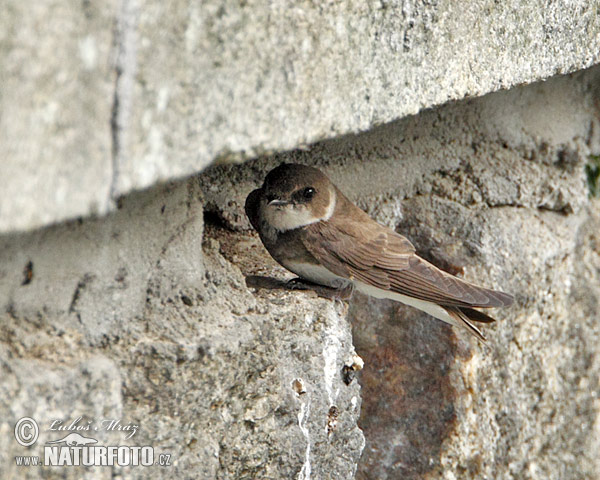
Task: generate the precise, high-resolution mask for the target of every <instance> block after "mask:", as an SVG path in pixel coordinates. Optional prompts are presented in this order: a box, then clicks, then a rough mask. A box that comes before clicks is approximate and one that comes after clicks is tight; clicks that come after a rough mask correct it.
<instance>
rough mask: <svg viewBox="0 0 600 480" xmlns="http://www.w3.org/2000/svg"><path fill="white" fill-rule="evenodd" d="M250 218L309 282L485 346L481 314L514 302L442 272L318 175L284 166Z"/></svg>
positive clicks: (249, 203)
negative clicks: (415, 316)
mask: <svg viewBox="0 0 600 480" xmlns="http://www.w3.org/2000/svg"><path fill="white" fill-rule="evenodd" d="M245 211H246V215H247V216H248V219H249V221H250V223H251V224H252V226H253V227H254V229H255V230H256V231H257V232H258V234H259V237H260V239H261V241H262V243H263V245H264V246H265V248H266V249H267V251H268V252H269V254H270V255H271V256H272V257H273V259H275V260H276V261H277V262H278V263H279V264H280V265H282V266H283V267H284V268H286V269H287V270H289V271H290V272H292V273H294V274H296V275H298V276H299V277H300V278H301V279H303V280H305V281H308V282H310V283H312V284H317V285H322V286H325V287H330V288H334V289H337V290H342V289H348V288H350V289H351V291H354V290H357V291H360V292H362V293H365V294H367V295H370V296H372V297H375V298H387V299H391V300H394V301H397V302H401V303H403V304H406V305H409V306H411V307H414V308H417V309H419V310H422V311H424V312H426V313H428V314H429V315H431V316H433V317H434V318H437V319H439V320H442V321H443V322H446V323H449V324H451V325H454V326H460V327H464V328H466V329H467V330H468V331H469V332H470V333H471V334H473V335H474V336H475V337H477V338H478V339H479V340H481V341H485V337H484V335H483V333H482V332H481V330H480V329H479V328H478V327H477V326H475V325H474V323H473V322H480V323H491V322H494V321H495V320H494V318H492V317H490V316H489V315H487V314H486V313H483V312H482V311H480V310H477V308H482V309H487V308H492V307H508V306H510V305H511V304H512V303H513V297H512V296H511V295H510V294H508V293H504V292H501V291H496V290H492V289H488V288H484V287H480V286H477V285H474V284H472V283H469V282H467V281H465V280H463V279H461V278H458V277H456V276H454V275H451V274H450V273H447V272H445V271H443V270H440V269H439V268H437V267H436V266H435V265H433V264H431V263H429V262H428V261H426V260H425V259H423V258H421V257H420V256H419V255H417V253H416V250H415V247H414V246H413V244H412V243H411V242H410V241H409V240H408V239H407V238H406V237H404V236H402V235H400V234H399V233H397V232H395V231H394V230H392V229H390V228H388V227H386V226H383V225H381V224H379V223H377V222H376V221H375V220H374V219H372V218H371V217H370V216H369V215H368V214H367V213H366V212H365V211H363V210H361V209H360V208H359V207H357V206H356V205H354V204H353V203H352V202H351V201H350V200H349V199H348V198H347V197H346V196H345V195H344V194H343V193H342V192H341V190H340V189H339V188H337V187H336V186H335V185H334V184H333V183H332V182H331V180H330V179H329V178H328V177H327V176H326V175H325V174H324V173H323V172H321V171H320V170H319V169H317V168H314V167H310V166H307V165H301V164H295V163H282V164H281V165H279V166H277V167H275V168H274V169H272V170H271V171H270V172H269V173H268V174H267V175H266V177H265V179H264V183H263V185H262V186H261V187H260V188H258V189H256V190H253V191H252V192H251V193H250V194H249V195H248V197H247V198H246V203H245Z"/></svg>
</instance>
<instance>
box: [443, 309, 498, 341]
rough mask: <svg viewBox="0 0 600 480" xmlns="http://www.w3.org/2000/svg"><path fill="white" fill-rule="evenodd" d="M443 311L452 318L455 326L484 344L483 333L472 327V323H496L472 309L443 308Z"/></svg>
mask: <svg viewBox="0 0 600 480" xmlns="http://www.w3.org/2000/svg"><path fill="white" fill-rule="evenodd" d="M444 309H445V310H446V311H447V312H448V315H450V317H452V319H453V320H454V321H455V324H456V325H460V326H461V327H464V328H465V329H467V330H468V332H469V333H471V334H472V335H474V336H475V337H476V338H477V339H478V340H480V341H481V342H485V337H484V336H483V333H481V330H479V329H478V328H477V327H476V326H475V325H473V323H472V322H481V323H492V322H495V321H496V320H494V319H493V318H492V317H490V316H489V315H486V314H485V313H483V312H480V311H479V310H475V309H474V308H468V307H444Z"/></svg>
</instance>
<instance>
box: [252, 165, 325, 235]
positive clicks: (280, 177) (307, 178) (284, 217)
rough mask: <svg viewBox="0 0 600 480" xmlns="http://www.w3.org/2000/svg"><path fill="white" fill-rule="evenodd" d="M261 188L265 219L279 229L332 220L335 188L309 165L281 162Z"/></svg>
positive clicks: (290, 228) (289, 228)
mask: <svg viewBox="0 0 600 480" xmlns="http://www.w3.org/2000/svg"><path fill="white" fill-rule="evenodd" d="M262 191H263V195H262V202H263V203H262V209H263V215H264V218H265V220H266V221H267V222H268V223H269V225H271V226H272V227H274V228H276V229H277V230H280V231H286V230H293V229H296V228H300V227H304V226H306V225H310V224H311V223H315V222H319V221H321V220H324V221H326V220H329V218H330V217H331V215H332V214H333V211H334V209H335V202H336V191H335V187H334V186H333V184H332V183H331V181H330V180H329V179H328V178H327V177H326V176H325V174H323V173H322V172H321V171H320V170H317V169H316V168H313V167H308V166H306V165H298V164H294V163H283V164H281V165H279V166H278V167H276V168H274V169H273V170H271V171H270V172H269V173H268V175H267V177H266V178H265V182H264V184H263V186H262Z"/></svg>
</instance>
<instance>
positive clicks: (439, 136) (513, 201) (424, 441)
mask: <svg viewBox="0 0 600 480" xmlns="http://www.w3.org/2000/svg"><path fill="white" fill-rule="evenodd" d="M126 6H127V5H126ZM151 13H152V12H150V13H148V15H150V14H151ZM224 18H226V16H225V17H224ZM157 31H158V30H157ZM122 78H123V77H121V79H119V80H117V81H118V82H119V81H122ZM125 78H126V77H125ZM599 85H600V69H599V68H598V67H596V68H593V69H589V70H587V71H583V72H578V73H576V74H572V75H568V76H563V77H557V78H553V79H551V80H549V81H547V82H544V83H538V84H535V85H529V86H524V87H518V88H515V89H512V90H510V91H505V92H498V93H494V94H490V95H486V96H484V97H481V98H477V99H471V100H468V101H462V102H457V103H452V104H449V105H445V106H443V107H440V108H436V109H431V110H428V111H424V112H421V113H420V114H419V115H416V116H413V117H408V118H405V119H402V120H399V121H396V122H393V123H390V124H387V125H383V126H380V127H377V128H374V129H372V130H371V131H369V132H366V133H363V134H359V135H348V136H345V137H339V138H336V139H331V140H327V141H324V142H321V143H318V144H315V145H313V146H311V147H310V148H306V149H303V150H295V151H292V152H288V153H281V154H276V155H272V156H265V157H263V158H259V159H256V160H254V161H251V162H248V163H246V164H244V165H224V166H215V167H211V168H209V169H208V170H207V171H206V172H204V173H203V174H202V175H199V176H196V177H194V178H190V179H188V180H183V181H178V182H173V183H168V184H165V185H162V186H160V187H153V188H152V189H150V190H148V191H145V192H141V193H135V194H129V195H126V196H124V197H123V198H121V199H120V201H119V202H118V209H117V210H116V211H115V212H113V213H111V214H109V215H108V216H105V217H103V218H96V219H81V220H79V221H72V222H69V223H64V224H61V225H57V226H52V227H46V228H43V229H39V230H37V231H33V232H27V233H11V234H4V235H3V236H1V237H0V477H2V478H23V477H25V478H39V477H40V469H33V468H26V467H18V466H17V465H16V464H15V459H14V457H15V456H16V455H36V454H39V453H40V452H41V448H42V446H43V444H44V443H45V442H46V441H48V440H54V439H57V438H60V437H62V433H60V435H59V434H58V433H57V432H56V431H48V427H49V425H50V423H51V421H52V420H55V419H60V420H64V421H65V422H70V421H72V420H73V419H74V418H76V417H78V416H82V419H81V422H82V423H83V424H84V425H85V424H87V422H91V423H90V425H96V423H95V422H96V421H98V420H101V419H112V418H115V417H116V418H119V419H121V421H122V422H123V423H126V424H129V423H131V424H135V425H138V426H139V431H138V432H137V433H136V434H135V435H134V436H133V437H131V438H129V439H126V438H125V434H124V432H122V431H112V432H108V431H105V430H102V429H100V430H99V431H93V435H90V436H94V438H97V439H98V441H99V443H100V444H101V445H117V444H129V445H152V446H153V447H154V448H155V452H156V454H159V453H170V454H171V459H172V463H173V465H172V466H171V467H158V466H156V467H146V468H144V467H130V468H127V469H119V468H116V467H115V468H110V467H94V468H87V469H82V468H72V469H64V468H63V469H58V468H55V469H46V468H44V469H42V470H41V472H43V475H44V476H45V477H46V478H65V477H66V478H90V479H96V478H113V477H121V478H147V477H148V476H149V475H150V476H152V477H156V478H174V477H175V478H208V479H212V478H216V479H230V478H231V479H233V478H235V479H242V478H248V479H250V478H273V479H275V478H297V479H302V480H308V479H309V478H311V479H325V478H344V479H346V478H348V479H349V478H353V477H356V478H360V479H369V478H377V479H385V478H389V479H395V478H399V477H401V478H409V479H434V478H435V479H448V480H451V479H456V478H461V479H481V478H494V479H517V478H519V479H521V478H530V479H535V480H542V479H544V480H546V479H556V480H558V479H561V480H563V479H569V480H570V479H573V480H575V479H578V480H579V479H590V480H591V479H595V478H598V477H599V476H600V460H599V457H598V455H597V452H598V450H599V447H600V444H599V439H600V413H599V412H600V402H599V400H598V398H599V395H600V385H599V377H600V361H599V358H600V355H599V353H600V352H599V350H598V348H599V347H598V345H599V342H598V338H599V333H600V332H599V330H600V318H599V317H598V306H599V304H600V293H599V292H600V247H599V239H598V232H599V231H600V215H599V214H598V211H599V209H600V205H599V203H598V202H599V201H598V199H590V198H589V196H588V189H587V186H586V182H585V175H584V165H585V164H586V163H587V162H588V161H589V159H590V158H592V156H597V155H599V154H600V100H599V99H600V95H599V94H598V92H599V91H600V87H599ZM122 138H125V137H122ZM281 161H299V162H302V163H307V164H313V165H318V166H319V167H321V168H323V169H324V170H325V171H326V172H327V173H329V174H330V176H331V177H332V178H333V179H334V180H335V181H336V183H337V184H338V185H339V187H340V188H341V189H342V190H343V191H345V192H347V193H348V195H349V196H350V197H351V198H352V199H353V200H354V201H356V202H357V203H358V204H359V205H361V206H362V207H363V208H365V209H366V210H368V211H369V213H371V214H372V215H373V216H374V217H375V218H377V219H378V220H380V221H381V222H383V223H385V224H387V225H389V226H390V227H392V228H396V229H398V231H401V232H402V233H404V234H406V235H407V236H408V237H409V238H411V239H412V240H413V242H414V243H415V244H416V246H417V247H418V248H419V250H420V251H421V252H422V253H423V255H425V256H427V258H429V259H431V260H432V261H434V262H436V263H438V264H440V265H441V266H443V267H444V268H448V269H451V270H455V271H457V272H462V273H460V274H461V275H464V277H465V278H467V279H470V280H474V281H477V282H478V283H481V284H484V285H487V286H489V287H494V288H502V289H505V290H507V291H509V292H513V293H515V295H516V304H515V306H513V307H511V308H509V309H506V310H504V311H498V312H494V314H495V316H496V317H497V318H498V320H499V321H498V322H497V323H496V324H494V325H490V326H487V327H485V332H486V335H487V337H488V338H489V341H488V346H487V347H483V346H481V345H480V344H478V343H476V342H475V341H474V340H473V339H472V338H470V337H469V336H468V335H466V334H465V332H462V331H455V330H451V329H450V327H447V326H445V325H443V324H440V323H439V322H436V321H435V320H433V319H431V318H429V317H426V316H425V315H422V314H420V313H418V312H415V311H414V310H410V309H408V308H406V307H402V306H398V305H393V304H390V303H386V302H380V301H374V300H371V299H367V298H365V297H359V296H357V297H356V298H355V299H354V300H353V302H351V303H350V305H349V307H347V306H345V305H343V304H340V303H339V302H338V303H336V302H334V301H331V300H326V299H322V298H317V297H316V296H315V295H314V294H313V293H311V292H298V291H292V292H290V291H286V290H283V289H281V288H274V289H270V288H260V289H259V288H251V287H249V286H248V284H247V282H248V281H249V278H248V277H250V278H255V276H267V277H275V278H280V279H285V278H289V275H288V274H286V273H285V272H284V270H283V269H282V268H280V267H278V266H277V265H275V264H274V262H273V261H272V260H270V259H269V258H268V257H267V255H266V254H265V252H264V249H263V248H262V246H261V245H260V243H259V241H258V239H257V237H256V235H254V234H252V233H251V232H250V231H249V225H248V222H247V219H246V218H245V217H244V215H243V208H242V207H243V202H244V198H245V196H246V195H247V194H248V192H249V191H250V190H251V189H252V188H255V187H256V186H257V185H258V184H259V183H260V182H261V181H262V178H263V177H264V174H265V173H266V172H267V171H268V170H269V169H270V168H272V167H273V166H275V165H277V164H278V163H279V162H281ZM245 277H246V278H245ZM263 280H264V279H263ZM267 284H269V283H268V282H267V283H263V284H261V285H262V286H267ZM272 284H273V283H272V282H271V284H269V285H272ZM253 285H257V284H253ZM348 320H350V322H351V323H352V329H353V331H352V335H353V338H352V336H351V331H350V322H348ZM353 342H354V344H355V345H356V353H358V354H359V355H360V356H361V357H362V358H364V360H365V367H364V369H363V370H362V373H361V374H359V379H358V380H359V381H360V382H361V383H362V385H363V387H362V393H361V387H360V386H359V382H358V381H357V380H356V379H355V380H353V381H352V382H349V384H346V383H345V382H344V378H345V377H344V374H343V367H344V364H346V363H347V362H349V361H350V359H351V358H352V357H353V355H354V354H355V347H354V344H353ZM334 407H335V408H334ZM359 415H360V416H361V417H360V420H359ZM23 416H30V417H33V418H35V419H36V420H37V421H38V422H39V424H40V437H39V439H38V442H37V444H36V445H35V446H33V447H31V448H29V449H28V448H26V447H22V446H21V445H19V444H18V443H17V442H16V440H15V438H14V435H13V429H14V426H15V423H16V422H17V420H18V419H19V418H21V417H23ZM358 425H360V427H361V428H362V432H361V430H360V429H359V427H358ZM363 432H364V436H363ZM361 452H362V457H360V456H361ZM359 457H360V460H359Z"/></svg>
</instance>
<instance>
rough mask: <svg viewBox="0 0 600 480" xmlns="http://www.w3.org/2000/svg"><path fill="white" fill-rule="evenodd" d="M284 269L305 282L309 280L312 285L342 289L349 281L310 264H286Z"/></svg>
mask: <svg viewBox="0 0 600 480" xmlns="http://www.w3.org/2000/svg"><path fill="white" fill-rule="evenodd" d="M284 267H285V268H287V269H288V270H290V271H291V272H294V273H295V274H296V275H298V276H299V277H302V278H304V279H305V280H310V281H311V282H313V283H318V284H319V285H325V286H327V287H333V288H342V287H343V286H345V285H347V284H348V282H350V280H348V279H346V278H344V277H340V276H338V275H336V274H335V273H332V272H330V271H329V270H327V269H326V268H325V267H323V266H321V265H314V264H311V263H288V264H286V265H284Z"/></svg>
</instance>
